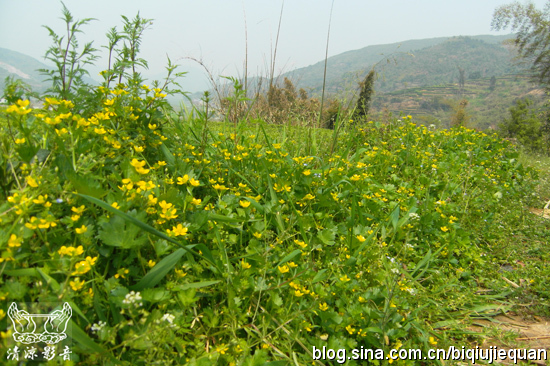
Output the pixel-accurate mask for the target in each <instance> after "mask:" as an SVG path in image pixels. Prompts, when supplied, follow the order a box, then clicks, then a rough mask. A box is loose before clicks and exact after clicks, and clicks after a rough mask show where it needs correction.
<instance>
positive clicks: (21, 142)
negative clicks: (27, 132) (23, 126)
mask: <svg viewBox="0 0 550 366" xmlns="http://www.w3.org/2000/svg"><path fill="white" fill-rule="evenodd" d="M25 141H26V140H25V138H24V137H23V138H22V139H15V143H16V144H18V145H20V144H24V143H25Z"/></svg>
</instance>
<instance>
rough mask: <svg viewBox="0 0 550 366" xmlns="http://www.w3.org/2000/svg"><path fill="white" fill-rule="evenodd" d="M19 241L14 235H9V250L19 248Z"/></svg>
mask: <svg viewBox="0 0 550 366" xmlns="http://www.w3.org/2000/svg"><path fill="white" fill-rule="evenodd" d="M21 240H22V239H19V238H18V237H17V235H15V234H11V236H10V238H9V239H8V246H9V247H10V248H15V247H20V246H21Z"/></svg>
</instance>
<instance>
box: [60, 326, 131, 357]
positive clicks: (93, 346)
mask: <svg viewBox="0 0 550 366" xmlns="http://www.w3.org/2000/svg"><path fill="white" fill-rule="evenodd" d="M69 324H70V325H71V328H72V329H71V338H72V339H73V340H74V341H76V342H77V343H79V344H80V345H82V346H83V347H84V348H85V349H88V350H89V351H91V352H95V353H98V354H100V355H102V356H106V357H108V358H109V359H110V360H111V362H113V363H115V364H117V365H120V364H121V363H120V362H119V361H118V360H117V359H115V358H114V357H113V355H112V354H110V353H108V352H107V351H106V350H105V349H104V348H103V347H101V346H100V345H99V344H97V343H95V342H94V341H93V340H92V339H91V338H90V337H88V335H87V334H86V333H85V332H84V331H83V330H82V329H81V328H80V327H79V326H78V325H76V323H75V322H73V321H72V320H70V321H69Z"/></svg>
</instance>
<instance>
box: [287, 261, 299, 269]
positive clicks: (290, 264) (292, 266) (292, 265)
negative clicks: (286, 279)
mask: <svg viewBox="0 0 550 366" xmlns="http://www.w3.org/2000/svg"><path fill="white" fill-rule="evenodd" d="M288 266H289V267H290V268H296V267H298V265H297V264H296V263H294V262H288Z"/></svg>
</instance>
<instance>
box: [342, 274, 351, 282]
mask: <svg viewBox="0 0 550 366" xmlns="http://www.w3.org/2000/svg"><path fill="white" fill-rule="evenodd" d="M340 281H342V282H348V281H351V279H350V278H349V277H348V275H345V276H344V277H340Z"/></svg>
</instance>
